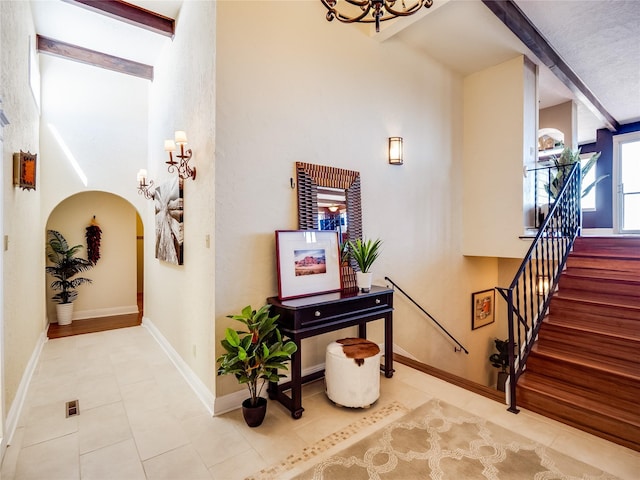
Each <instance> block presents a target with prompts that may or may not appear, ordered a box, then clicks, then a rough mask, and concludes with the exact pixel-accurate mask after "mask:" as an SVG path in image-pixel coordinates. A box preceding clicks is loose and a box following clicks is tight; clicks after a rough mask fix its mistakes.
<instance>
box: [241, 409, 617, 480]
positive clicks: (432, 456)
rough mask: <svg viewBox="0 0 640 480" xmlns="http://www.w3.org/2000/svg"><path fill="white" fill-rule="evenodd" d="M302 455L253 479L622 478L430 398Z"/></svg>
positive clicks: (604, 479) (588, 479)
mask: <svg viewBox="0 0 640 480" xmlns="http://www.w3.org/2000/svg"><path fill="white" fill-rule="evenodd" d="M374 423H375V422H374ZM334 435H335V434H334ZM334 435H332V436H331V437H334ZM343 440H345V439H344V437H343ZM346 442H348V440H346ZM320 443H321V444H322V443H323V442H320ZM329 443H332V442H331V441H330V442H329ZM305 451H306V453H305V452H304V451H303V454H301V455H298V456H292V457H290V458H289V459H287V461H285V462H283V463H282V464H279V465H277V466H274V467H271V468H268V469H265V470H263V471H262V472H260V473H259V474H258V475H257V476H254V477H251V478H253V479H267V478H273V479H278V480H280V479H284V478H289V479H301V480H302V479H305V480H306V479H314V480H320V479H325V480H343V479H345V480H346V479H348V480H365V479H402V480H412V479H432V480H440V479H442V480H444V479H455V480H459V479H490V480H498V479H500V480H505V479H513V480H521V479H539V480H550V479H563V480H577V479H580V480H615V479H616V478H617V477H614V476H612V475H610V474H608V473H606V472H603V471H601V470H599V469H596V468H594V467H591V466H589V465H587V464H585V463H582V462H580V461H578V460H575V459H573V458H571V457H568V456H566V455H564V454H561V453H559V452H557V451H555V450H553V449H551V448H548V447H545V446H543V445H541V444H539V443H536V442H534V441H532V440H529V439H527V438H525V437H523V436H521V435H518V434H516V433H513V432H511V431H509V430H507V429H505V428H502V427H500V426H498V425H495V424H493V423H491V422H488V421H486V420H484V419H482V418H478V417H476V416H474V415H471V414H470V413H468V412H465V411H463V410H461V409H459V408H457V407H454V406H452V405H449V404H447V403H445V402H442V401H439V400H431V401H430V402H427V403H426V404H424V405H422V406H421V407H419V408H417V409H415V410H413V411H411V412H410V413H408V414H406V415H404V416H403V417H401V418H398V419H395V420H393V421H391V422H387V423H386V425H385V426H380V425H378V428H377V429H376V431H374V432H370V433H368V434H367V435H365V436H364V438H363V437H362V436H359V438H357V439H356V440H355V441H353V442H349V445H348V446H345V442H342V443H340V444H338V445H335V447H330V448H320V449H318V450H317V451H313V449H312V450H309V449H305ZM296 459H297V460H296Z"/></svg>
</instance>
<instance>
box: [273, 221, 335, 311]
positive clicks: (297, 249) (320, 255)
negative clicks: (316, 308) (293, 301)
mask: <svg viewBox="0 0 640 480" xmlns="http://www.w3.org/2000/svg"><path fill="white" fill-rule="evenodd" d="M276 256H277V266H278V297H279V298H280V300H286V299H289V298H296V297H305V296H309V295H317V294H320V293H329V292H337V291H339V290H341V288H342V283H341V275H340V247H339V243H338V232H336V231H324V230H277V231H276Z"/></svg>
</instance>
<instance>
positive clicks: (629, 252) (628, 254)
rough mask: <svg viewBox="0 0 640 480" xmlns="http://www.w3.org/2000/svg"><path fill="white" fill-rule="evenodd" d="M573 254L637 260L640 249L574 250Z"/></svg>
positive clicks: (639, 257)
mask: <svg viewBox="0 0 640 480" xmlns="http://www.w3.org/2000/svg"><path fill="white" fill-rule="evenodd" d="M571 255H573V256H574V257H593V258H610V259H612V260H613V259H617V260H631V261H637V260H640V251H636V250H635V249H626V250H609V251H606V250H602V251H599V250H575V249H574V250H573V251H572V252H571Z"/></svg>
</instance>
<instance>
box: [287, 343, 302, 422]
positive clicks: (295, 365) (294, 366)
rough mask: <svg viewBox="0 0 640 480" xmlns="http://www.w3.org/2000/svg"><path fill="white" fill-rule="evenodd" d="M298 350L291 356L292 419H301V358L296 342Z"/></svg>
mask: <svg viewBox="0 0 640 480" xmlns="http://www.w3.org/2000/svg"><path fill="white" fill-rule="evenodd" d="M296 343H297V344H298V350H297V351H296V352H295V353H294V354H293V355H292V356H291V408H290V410H291V416H292V417H293V418H296V419H297V418H300V417H302V412H303V411H304V408H302V365H301V364H302V357H301V355H300V354H301V352H300V350H301V349H300V344H301V343H302V342H296Z"/></svg>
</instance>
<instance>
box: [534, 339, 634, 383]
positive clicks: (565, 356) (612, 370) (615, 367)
mask: <svg viewBox="0 0 640 480" xmlns="http://www.w3.org/2000/svg"><path fill="white" fill-rule="evenodd" d="M531 354H532V355H540V356H542V357H546V358H549V359H553V360H554V361H555V362H564V363H565V364H570V365H571V366H574V367H576V368H579V369H585V368H587V369H591V370H596V371H599V372H602V373H608V374H611V375H616V376H618V377H623V378H625V379H627V381H632V382H640V368H638V364H637V363H635V362H625V361H624V360H620V359H616V358H609V357H602V356H599V357H597V358H594V357H593V356H590V355H582V354H581V353H580V352H561V351H558V350H554V349H547V348H545V347H544V346H541V345H540V344H539V343H536V344H534V346H533V348H532V349H531Z"/></svg>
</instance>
